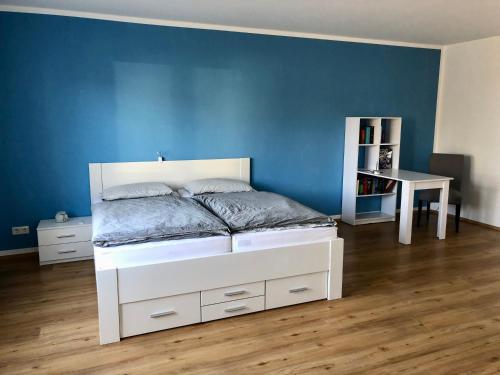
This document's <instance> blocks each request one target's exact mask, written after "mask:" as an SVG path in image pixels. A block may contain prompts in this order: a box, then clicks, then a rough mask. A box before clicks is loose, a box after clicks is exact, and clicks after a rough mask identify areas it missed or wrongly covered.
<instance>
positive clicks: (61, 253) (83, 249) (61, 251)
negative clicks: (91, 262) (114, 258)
mask: <svg viewBox="0 0 500 375" xmlns="http://www.w3.org/2000/svg"><path fill="white" fill-rule="evenodd" d="M93 255H94V248H93V247H92V243H91V242H89V241H87V242H75V243H66V244H61V245H48V246H39V247H38V256H39V257H40V263H45V262H54V261H60V260H64V259H73V258H83V257H91V256H93Z"/></svg>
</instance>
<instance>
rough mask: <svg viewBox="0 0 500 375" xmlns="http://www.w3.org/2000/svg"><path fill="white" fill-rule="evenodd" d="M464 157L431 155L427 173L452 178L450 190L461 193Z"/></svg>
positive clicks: (457, 155)
mask: <svg viewBox="0 0 500 375" xmlns="http://www.w3.org/2000/svg"><path fill="white" fill-rule="evenodd" d="M464 164H465V156H464V155H461V154H432V155H431V159H430V162H429V173H430V174H436V175H439V176H447V177H453V180H452V181H451V182H450V188H452V189H455V190H458V191H461V190H462V180H463V176H464Z"/></svg>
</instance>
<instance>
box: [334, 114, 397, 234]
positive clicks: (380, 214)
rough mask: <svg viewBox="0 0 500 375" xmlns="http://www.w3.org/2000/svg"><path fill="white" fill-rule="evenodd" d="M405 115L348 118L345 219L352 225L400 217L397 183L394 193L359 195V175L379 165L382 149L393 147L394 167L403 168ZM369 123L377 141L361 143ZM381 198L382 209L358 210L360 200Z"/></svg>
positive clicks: (343, 210)
mask: <svg viewBox="0 0 500 375" xmlns="http://www.w3.org/2000/svg"><path fill="white" fill-rule="evenodd" d="M401 124H402V121H401V117H347V118H346V129H345V145H344V179H343V188H342V221H344V222H346V223H348V224H351V225H359V224H370V223H380V222H385V221H395V220H396V199H397V194H396V192H397V183H396V184H395V186H394V187H393V189H392V190H391V191H390V192H387V193H375V194H364V195H359V194H358V185H357V180H358V174H362V172H361V173H360V171H362V170H363V169H365V170H375V169H377V168H378V162H379V156H380V149H381V148H382V147H390V148H391V149H392V169H398V168H399V154H400V141H401ZM365 126H371V127H372V128H371V129H372V130H373V143H361V144H360V138H361V137H360V131H361V129H362V128H363V127H365ZM370 198H371V199H379V200H380V201H381V202H380V210H379V211H369V212H358V211H359V203H360V201H361V200H366V199H370Z"/></svg>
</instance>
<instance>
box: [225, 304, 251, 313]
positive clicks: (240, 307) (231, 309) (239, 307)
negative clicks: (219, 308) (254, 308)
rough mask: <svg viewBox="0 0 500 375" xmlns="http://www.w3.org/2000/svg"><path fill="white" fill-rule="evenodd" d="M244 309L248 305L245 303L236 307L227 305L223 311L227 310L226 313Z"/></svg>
mask: <svg viewBox="0 0 500 375" xmlns="http://www.w3.org/2000/svg"><path fill="white" fill-rule="evenodd" d="M246 309H248V307H246V306H245V305H241V306H236V307H228V308H227V309H224V311H225V312H228V313H232V312H236V311H241V310H246Z"/></svg>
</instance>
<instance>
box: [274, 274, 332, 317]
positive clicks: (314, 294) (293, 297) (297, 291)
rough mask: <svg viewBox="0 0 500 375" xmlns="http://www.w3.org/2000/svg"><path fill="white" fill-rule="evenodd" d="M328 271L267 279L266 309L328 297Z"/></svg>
mask: <svg viewBox="0 0 500 375" xmlns="http://www.w3.org/2000/svg"><path fill="white" fill-rule="evenodd" d="M327 275H328V273H327V272H318V273H311V274H307V275H300V276H292V277H285V278H283V279H276V280H269V281H266V309H274V308H276V307H281V306H287V305H294V304H297V303H303V302H309V301H314V300H318V299H323V298H326V295H327V290H326V283H327Z"/></svg>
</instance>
